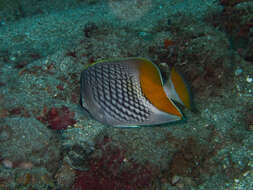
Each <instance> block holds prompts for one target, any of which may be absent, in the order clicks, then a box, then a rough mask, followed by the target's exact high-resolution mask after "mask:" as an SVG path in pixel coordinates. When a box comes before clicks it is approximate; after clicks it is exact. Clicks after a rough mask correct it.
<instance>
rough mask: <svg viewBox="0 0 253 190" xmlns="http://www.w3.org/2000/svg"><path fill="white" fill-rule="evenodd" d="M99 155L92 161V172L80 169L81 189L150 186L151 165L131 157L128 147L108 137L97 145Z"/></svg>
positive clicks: (128, 189) (130, 189)
mask: <svg viewBox="0 0 253 190" xmlns="http://www.w3.org/2000/svg"><path fill="white" fill-rule="evenodd" d="M96 147H97V150H96V152H97V153H98V154H94V156H92V158H91V159H90V160H89V170H88V171H77V175H76V179H75V183H74V188H75V189H77V190H90V189H93V190H116V189H124V190H135V189H144V188H146V189H149V188H150V187H151V182H152V179H153V177H154V173H153V170H152V169H151V168H152V167H151V165H150V164H145V165H141V164H139V163H136V162H134V161H133V160H128V159H127V158H126V157H125V152H126V151H125V150H124V149H122V148H121V147H119V146H117V145H113V144H112V143H111V139H110V138H107V137H104V139H103V140H102V141H101V142H99V143H97V144H96Z"/></svg>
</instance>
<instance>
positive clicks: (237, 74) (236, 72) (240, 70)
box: [235, 68, 242, 76]
mask: <svg viewBox="0 0 253 190" xmlns="http://www.w3.org/2000/svg"><path fill="white" fill-rule="evenodd" d="M240 74H242V69H240V68H239V69H236V70H235V76H239V75H240Z"/></svg>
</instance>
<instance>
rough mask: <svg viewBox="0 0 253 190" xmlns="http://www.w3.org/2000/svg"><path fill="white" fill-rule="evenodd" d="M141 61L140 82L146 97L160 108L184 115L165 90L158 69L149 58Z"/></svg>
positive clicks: (167, 111) (170, 112)
mask: <svg viewBox="0 0 253 190" xmlns="http://www.w3.org/2000/svg"><path fill="white" fill-rule="evenodd" d="M140 61H141V62H140V83H141V88H142V92H143V94H144V95H145V97H146V98H147V99H148V100H149V101H150V102H151V103H152V104H153V105H154V106H155V107H156V108H158V109H159V110H161V111H163V112H166V113H169V114H172V115H177V116H179V117H182V114H181V113H180V111H179V110H178V109H177V107H176V106H175V105H174V104H173V103H172V102H171V100H170V99H169V98H168V97H167V95H166V93H165V92H164V89H163V86H162V82H161V78H160V75H159V71H158V69H157V68H156V67H155V65H154V64H153V63H152V62H150V61H148V60H145V59H143V60H140Z"/></svg>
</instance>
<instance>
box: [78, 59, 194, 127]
mask: <svg viewBox="0 0 253 190" xmlns="http://www.w3.org/2000/svg"><path fill="white" fill-rule="evenodd" d="M80 85H81V87H80V104H81V106H82V108H84V109H85V110H86V111H87V112H88V113H89V114H90V115H91V116H92V117H93V118H94V119H95V120H97V121H99V122H101V123H102V124H105V125H108V126H114V127H136V126H149V125H159V124H164V123H170V122H174V121H178V120H182V119H183V114H182V112H181V110H180V109H179V108H178V106H177V105H178V104H177V103H179V104H182V105H183V106H185V107H187V108H190V107H191V97H190V92H189V90H188V88H187V85H186V84H185V82H184V80H183V78H182V77H181V75H180V74H179V73H177V72H176V70H175V69H174V68H172V69H171V72H170V77H169V79H168V81H167V82H165V83H163V78H162V75H161V71H160V70H159V68H158V67H157V66H156V65H155V64H154V63H152V62H151V61H149V60H148V59H145V58H138V57H137V58H135V57H134V58H124V59H114V60H104V61H98V62H95V63H93V64H91V65H89V66H87V67H86V68H85V69H84V70H83V71H82V73H81V77H80ZM176 104H177V105H176Z"/></svg>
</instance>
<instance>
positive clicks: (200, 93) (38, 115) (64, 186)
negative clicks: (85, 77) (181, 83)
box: [0, 0, 253, 190]
mask: <svg viewBox="0 0 253 190" xmlns="http://www.w3.org/2000/svg"><path fill="white" fill-rule="evenodd" d="M124 57H145V58H147V59H150V60H151V61H152V62H154V63H155V64H156V65H157V66H158V67H159V68H160V69H161V71H162V72H164V73H166V71H167V69H168V68H169V67H172V66H174V67H176V68H177V70H178V71H180V73H181V74H182V75H183V76H184V78H185V80H186V81H187V83H188V84H189V86H190V87H191V89H192V94H193V97H194V99H193V100H194V105H195V109H194V110H192V111H191V110H187V109H183V112H184V115H185V117H186V119H185V120H184V121H182V122H177V123H170V124H165V125H161V126H150V127H141V128H134V129H122V128H112V127H106V126H104V125H103V124H101V123H99V122H97V121H95V120H93V119H92V118H90V117H89V116H88V115H87V114H85V113H84V111H83V110H82V109H81V108H80V106H79V93H80V92H79V91H80V83H79V78H80V73H81V71H82V70H83V69H84V67H85V66H87V65H89V64H91V63H93V62H94V61H97V60H102V59H108V58H124ZM252 63H253V1H252V0H54V1H50V0H23V1H20V0H0V189H1V190H26V189H27V190H72V189H73V190H251V189H253V134H252V133H253V65H252Z"/></svg>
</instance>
